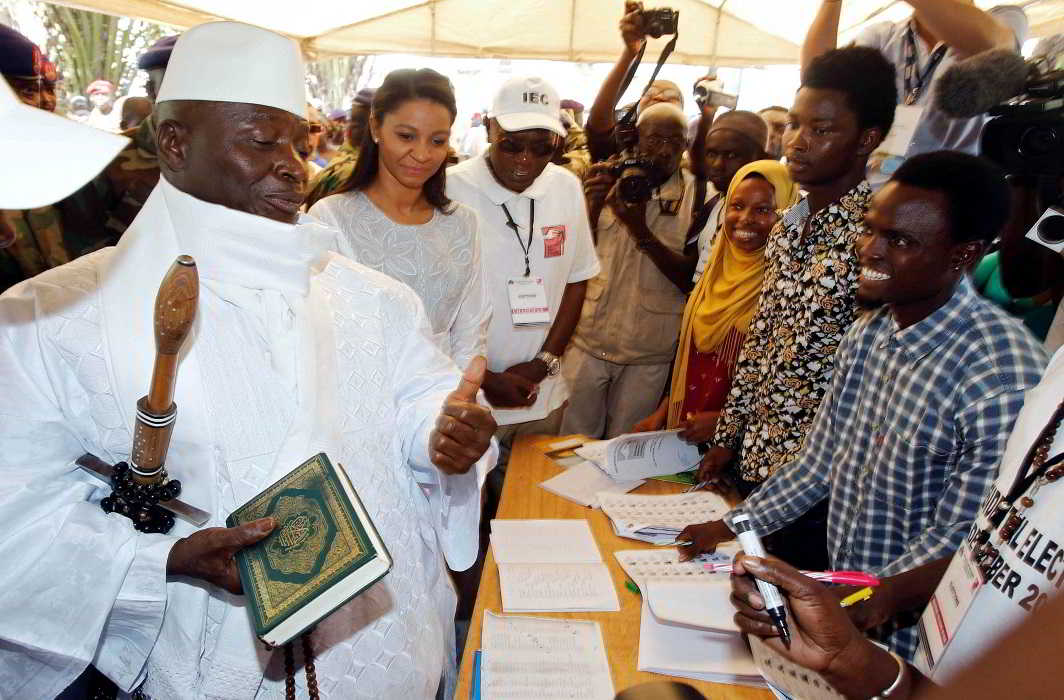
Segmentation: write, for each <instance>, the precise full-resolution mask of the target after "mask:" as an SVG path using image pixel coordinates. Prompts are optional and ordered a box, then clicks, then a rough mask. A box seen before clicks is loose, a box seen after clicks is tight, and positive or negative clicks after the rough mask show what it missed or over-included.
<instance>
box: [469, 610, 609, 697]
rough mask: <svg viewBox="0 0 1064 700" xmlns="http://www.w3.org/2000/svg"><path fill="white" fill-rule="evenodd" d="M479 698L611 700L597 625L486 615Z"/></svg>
mask: <svg viewBox="0 0 1064 700" xmlns="http://www.w3.org/2000/svg"><path fill="white" fill-rule="evenodd" d="M481 650H482V651H481V697H482V698H485V700H563V699H565V700H570V699H572V700H612V698H613V679H612V678H611V677H610V667H609V662H608V661H607V659H606V647H605V645H604V644H603V642H602V631H601V630H600V629H599V625H598V623H597V622H591V621H586V620H556V619H541V618H531V617H515V616H499V615H493V614H492V613H491V612H485V613H484V629H483V633H482V637H481Z"/></svg>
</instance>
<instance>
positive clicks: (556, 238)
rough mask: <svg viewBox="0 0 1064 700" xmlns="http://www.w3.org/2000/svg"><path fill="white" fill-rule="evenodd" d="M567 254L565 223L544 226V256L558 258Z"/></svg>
mask: <svg viewBox="0 0 1064 700" xmlns="http://www.w3.org/2000/svg"><path fill="white" fill-rule="evenodd" d="M562 255H565V225H564V224H561V225H558V226H544V227H543V257H545V258H557V257H560V256H562Z"/></svg>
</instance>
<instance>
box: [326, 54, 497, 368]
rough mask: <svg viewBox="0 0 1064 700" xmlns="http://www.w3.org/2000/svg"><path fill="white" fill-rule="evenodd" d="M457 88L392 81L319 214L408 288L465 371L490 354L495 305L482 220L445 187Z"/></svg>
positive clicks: (435, 76)
mask: <svg viewBox="0 0 1064 700" xmlns="http://www.w3.org/2000/svg"><path fill="white" fill-rule="evenodd" d="M456 112H457V109H456V106H455V100H454V90H453V88H452V86H451V82H450V81H449V80H448V79H447V78H446V77H444V76H443V75H440V74H439V73H437V72H436V71H434V70H431V69H428V68H422V69H420V70H411V69H404V70H397V71H392V72H391V73H389V74H388V77H386V78H385V79H384V83H383V84H382V85H381V86H380V88H379V89H378V90H377V93H376V95H375V96H374V98H373V105H372V109H371V114H370V128H369V129H368V130H367V131H366V132H365V136H364V137H363V140H362V144H361V149H360V151H359V153H360V155H359V158H358V163H357V165H356V166H355V169H354V171H353V172H352V173H351V177H350V178H349V179H348V180H347V182H345V183H343V184H342V185H341V186H340V187H339V189H338V190H337V192H336V194H333V195H331V196H329V197H325V198H324V199H321V200H320V201H318V202H309V203H308V204H309V205H310V214H311V215H312V216H315V217H317V218H319V219H321V220H322V221H324V222H326V223H328V224H331V225H332V226H334V227H336V228H338V229H339V230H340V231H341V232H342V234H343V235H342V236H340V238H339V242H338V250H339V252H340V253H341V254H343V255H345V256H347V257H349V258H351V259H352V260H355V261H357V262H359V263H362V264H363V265H366V266H368V267H371V268H373V269H375V270H378V271H380V272H383V273H384V274H386V275H388V276H389V277H392V278H394V279H397V280H399V281H400V282H403V283H405V284H407V285H409V286H410V287H411V288H413V290H414V291H415V292H417V294H418V296H419V297H421V301H422V302H423V303H424V305H425V311H426V312H427V313H428V317H429V321H430V322H431V324H432V330H433V334H434V336H435V340H436V343H437V344H438V345H439V346H440V349H441V350H443V352H445V353H446V354H448V355H450V356H451V358H452V359H453V360H454V361H455V363H456V364H457V365H458V366H459V367H465V366H466V365H467V364H468V363H469V360H470V358H472V357H473V356H475V355H478V354H480V355H482V354H484V351H485V350H484V348H485V341H486V334H487V328H488V324H489V322H490V320H491V302H490V300H489V299H488V296H487V293H486V290H485V288H484V276H483V273H482V271H481V268H480V242H479V238H478V234H477V216H476V213H475V212H474V211H473V210H472V209H469V208H468V207H465V206H463V205H461V204H458V203H456V202H452V201H450V200H449V199H448V198H447V196H446V194H445V189H444V178H445V177H446V160H447V153H448V141H449V139H450V135H451V125H452V124H453V123H454V118H455V114H456Z"/></svg>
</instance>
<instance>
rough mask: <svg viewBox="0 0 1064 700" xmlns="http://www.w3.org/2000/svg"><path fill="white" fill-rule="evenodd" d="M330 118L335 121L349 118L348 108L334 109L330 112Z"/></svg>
mask: <svg viewBox="0 0 1064 700" xmlns="http://www.w3.org/2000/svg"><path fill="white" fill-rule="evenodd" d="M329 119H330V121H334V122H338V121H340V120H341V119H347V110H346V109H334V110H333V111H331V112H329Z"/></svg>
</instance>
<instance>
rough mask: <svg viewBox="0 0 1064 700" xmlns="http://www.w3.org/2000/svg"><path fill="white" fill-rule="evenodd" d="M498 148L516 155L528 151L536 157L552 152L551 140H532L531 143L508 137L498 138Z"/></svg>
mask: <svg viewBox="0 0 1064 700" xmlns="http://www.w3.org/2000/svg"><path fill="white" fill-rule="evenodd" d="M499 150H501V151H502V152H503V153H508V154H510V155H518V154H520V153H523V152H525V151H528V152H529V153H530V154H532V156H534V157H536V158H545V157H546V156H549V155H551V154H553V153H554V142H553V141H534V142H532V143H518V142H517V141H512V140H510V139H500V140H499Z"/></svg>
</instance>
